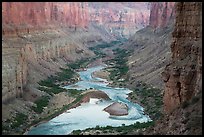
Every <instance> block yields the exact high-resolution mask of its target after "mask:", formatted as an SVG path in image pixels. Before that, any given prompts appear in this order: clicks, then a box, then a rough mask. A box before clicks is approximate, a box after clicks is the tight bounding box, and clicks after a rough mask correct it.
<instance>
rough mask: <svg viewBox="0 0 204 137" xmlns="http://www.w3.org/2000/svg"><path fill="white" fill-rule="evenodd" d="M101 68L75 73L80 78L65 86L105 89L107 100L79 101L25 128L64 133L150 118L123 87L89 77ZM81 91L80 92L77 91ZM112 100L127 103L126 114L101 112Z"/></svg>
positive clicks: (39, 132)
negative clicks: (53, 116) (109, 84)
mask: <svg viewBox="0 0 204 137" xmlns="http://www.w3.org/2000/svg"><path fill="white" fill-rule="evenodd" d="M103 68H105V66H97V67H92V68H89V69H87V70H86V71H81V72H78V73H79V75H80V77H81V81H79V82H77V83H76V84H73V85H69V86H65V87H64V88H67V89H79V90H85V89H90V88H93V89H96V90H100V91H103V92H105V93H106V94H107V95H108V96H109V98H110V99H111V101H105V100H103V101H99V100H98V99H90V102H89V103H83V104H82V105H81V106H79V107H77V108H73V109H69V110H67V111H66V112H64V113H62V114H61V115H59V116H57V117H55V118H53V119H51V120H50V121H48V122H46V123H42V124H40V125H38V126H37V127H33V128H32V129H31V130H30V131H28V134H29V135H66V134H69V133H71V132H72V131H73V130H78V129H80V130H83V129H86V128H91V127H96V126H97V125H99V126H107V125H109V126H114V127H116V126H121V125H122V124H125V125H131V124H134V123H136V122H141V123H142V122H147V121H151V119H150V118H149V116H147V115H145V114H144V112H143V108H142V107H141V106H140V105H138V104H135V103H132V102H130V101H129V100H127V99H126V98H127V96H128V95H127V94H128V93H130V92H132V91H131V90H129V89H126V88H113V87H109V86H108V82H107V80H106V79H101V78H98V77H92V73H93V72H95V71H99V70H101V69H103ZM79 92H81V91H79ZM113 102H122V103H125V104H126V105H127V106H128V115H125V116H111V117H110V115H109V113H107V112H105V111H103V109H104V108H106V107H107V106H109V105H110V104H112V103H113Z"/></svg>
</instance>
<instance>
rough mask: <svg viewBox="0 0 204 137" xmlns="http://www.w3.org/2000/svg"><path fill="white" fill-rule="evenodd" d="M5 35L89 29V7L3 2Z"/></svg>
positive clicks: (55, 3)
mask: <svg viewBox="0 0 204 137" xmlns="http://www.w3.org/2000/svg"><path fill="white" fill-rule="evenodd" d="M2 18H3V20H2V26H3V31H2V33H3V35H6V34H7V35H8V34H16V33H17V34H18V33H30V32H32V31H39V30H42V29H48V28H59V27H61V26H66V27H87V25H88V21H89V15H88V5H87V3H83V2H69V3H67V2H25V3H22V2H3V3H2Z"/></svg>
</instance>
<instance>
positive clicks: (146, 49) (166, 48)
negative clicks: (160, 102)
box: [124, 2, 175, 88]
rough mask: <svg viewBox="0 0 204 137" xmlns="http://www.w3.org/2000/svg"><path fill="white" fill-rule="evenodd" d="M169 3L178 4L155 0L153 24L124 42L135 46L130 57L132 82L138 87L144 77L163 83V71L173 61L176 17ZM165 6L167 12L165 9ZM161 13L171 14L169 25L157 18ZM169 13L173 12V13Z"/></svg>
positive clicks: (155, 84) (161, 85) (152, 82)
mask: <svg viewBox="0 0 204 137" xmlns="http://www.w3.org/2000/svg"><path fill="white" fill-rule="evenodd" d="M168 5H174V3H166V2H159V3H151V5H150V6H151V9H150V10H151V13H150V22H149V25H148V26H147V27H145V28H144V29H141V30H139V31H138V32H136V33H135V34H134V36H132V37H130V38H129V40H128V42H127V43H125V44H124V46H125V47H127V48H128V49H132V50H134V53H133V54H132V55H131V56H130V57H129V61H128V65H129V72H128V74H129V76H130V77H129V80H130V86H133V87H134V86H135V85H136V83H137V81H143V82H146V83H148V84H152V85H153V86H155V87H159V88H162V87H163V82H162V79H161V74H160V73H161V72H162V70H163V69H164V67H165V65H166V64H167V63H168V62H169V58H170V43H171V41H172V35H171V33H172V31H173V28H174V17H175V16H174V14H173V13H174V12H175V11H174V7H172V6H170V7H169V6H168ZM165 9H167V12H164V11H165ZM158 14H159V15H158ZM160 14H162V15H163V16H166V17H168V18H165V19H166V20H165V22H167V23H166V24H165V26H161V23H160V22H157V20H159V19H160ZM169 15H172V16H171V17H169ZM162 24H163V23H162Z"/></svg>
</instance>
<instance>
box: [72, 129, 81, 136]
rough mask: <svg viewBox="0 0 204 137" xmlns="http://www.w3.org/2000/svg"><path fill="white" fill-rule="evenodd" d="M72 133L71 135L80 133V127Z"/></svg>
mask: <svg viewBox="0 0 204 137" xmlns="http://www.w3.org/2000/svg"><path fill="white" fill-rule="evenodd" d="M72 133H73V135H80V133H81V130H80V129H79V130H74V131H73V132H72Z"/></svg>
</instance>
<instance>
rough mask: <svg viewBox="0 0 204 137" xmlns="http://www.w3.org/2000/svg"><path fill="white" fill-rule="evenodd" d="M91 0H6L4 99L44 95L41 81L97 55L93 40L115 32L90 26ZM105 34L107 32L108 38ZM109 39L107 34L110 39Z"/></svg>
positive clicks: (3, 61)
mask: <svg viewBox="0 0 204 137" xmlns="http://www.w3.org/2000/svg"><path fill="white" fill-rule="evenodd" d="M87 6H88V5H87V3H74V2H71V3H49V2H41V3H33V2H25V3H21V2H3V3H2V19H3V20H2V103H8V102H10V101H11V100H13V99H14V98H19V97H20V98H21V97H23V98H24V99H25V100H29V101H32V100H34V99H35V98H36V96H38V95H39V96H40V95H41V94H43V93H42V92H40V91H39V90H38V89H36V87H37V86H38V84H37V82H39V81H40V80H42V79H45V78H47V77H48V76H50V75H54V74H55V73H56V72H58V71H60V69H59V68H60V67H65V66H66V64H67V63H70V62H72V61H75V60H77V59H81V58H87V57H91V56H93V55H94V54H93V52H91V51H89V50H88V49H87V48H86V45H88V44H89V43H90V42H91V43H94V42H96V43H97V42H99V41H102V40H103V41H105V40H107V39H108V38H109V39H110V38H111V36H110V35H109V34H108V33H105V32H100V31H99V30H98V29H94V28H93V27H88V25H89V23H88V20H89V17H88V9H87ZM104 35H106V36H104ZM107 37H108V38H107Z"/></svg>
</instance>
